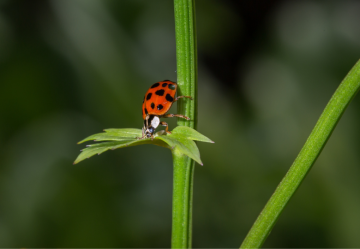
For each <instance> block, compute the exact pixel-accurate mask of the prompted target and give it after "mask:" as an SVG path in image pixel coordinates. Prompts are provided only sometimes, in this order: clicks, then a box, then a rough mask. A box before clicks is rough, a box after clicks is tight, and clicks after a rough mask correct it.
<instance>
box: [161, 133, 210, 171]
mask: <svg viewBox="0 0 360 249" xmlns="http://www.w3.org/2000/svg"><path fill="white" fill-rule="evenodd" d="M156 139H161V140H163V141H164V142H166V143H167V144H169V145H170V147H171V149H172V150H173V151H175V152H176V153H180V154H183V155H185V156H188V157H190V158H191V159H194V160H195V161H196V162H197V163H199V164H200V165H203V163H202V162H201V159H200V152H199V149H198V147H197V146H196V144H195V142H194V141H192V140H190V139H188V138H186V137H182V136H178V135H177V134H169V135H166V136H158V137H156Z"/></svg>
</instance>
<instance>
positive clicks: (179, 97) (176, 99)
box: [173, 96, 193, 103]
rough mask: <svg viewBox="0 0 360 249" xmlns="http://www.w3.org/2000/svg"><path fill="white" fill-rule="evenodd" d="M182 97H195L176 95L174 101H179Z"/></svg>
mask: <svg viewBox="0 0 360 249" xmlns="http://www.w3.org/2000/svg"><path fill="white" fill-rule="evenodd" d="M181 98H188V99H191V100H192V99H193V98H192V97H191V96H178V97H176V98H175V99H174V101H173V103H174V102H175V101H178V99H181Z"/></svg>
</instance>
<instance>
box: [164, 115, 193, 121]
mask: <svg viewBox="0 0 360 249" xmlns="http://www.w3.org/2000/svg"><path fill="white" fill-rule="evenodd" d="M172 117H178V118H184V119H186V120H190V118H189V117H186V116H185V115H182V114H165V115H163V116H162V118H172Z"/></svg>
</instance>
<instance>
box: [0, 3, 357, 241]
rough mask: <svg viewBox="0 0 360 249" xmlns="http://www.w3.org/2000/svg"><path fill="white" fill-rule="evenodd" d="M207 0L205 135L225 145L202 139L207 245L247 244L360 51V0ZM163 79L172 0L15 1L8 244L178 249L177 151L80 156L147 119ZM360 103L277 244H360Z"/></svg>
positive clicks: (2, 110)
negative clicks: (174, 248)
mask: <svg viewBox="0 0 360 249" xmlns="http://www.w3.org/2000/svg"><path fill="white" fill-rule="evenodd" d="M196 7H197V9H196V14H197V31H198V36H197V37H198V53H199V85H198V89H199V122H198V124H199V125H198V130H199V131H200V132H201V133H203V134H205V135H206V136H208V137H209V138H211V139H212V140H214V141H215V142H216V143H215V144H200V143H199V148H200V151H201V157H202V161H203V163H204V166H203V167H201V166H199V165H196V169H195V183H194V184H195V187H194V213H193V216H194V219H193V246H194V247H202V248H205V247H212V248H216V247H238V246H239V245H240V244H241V242H242V240H243V239H244V237H245V236H246V233H247V232H248V231H249V229H250V227H251V225H252V224H253V222H254V221H255V219H256V217H257V216H258V214H259V213H260V211H261V209H262V208H263V206H264V205H265V203H266V202H267V200H268V199H269V197H270V196H271V194H272V192H273V191H274V190H275V188H276V186H277V185H278V183H279V182H280V180H281V179H282V177H283V176H284V175H285V173H286V171H287V170H288V168H289V167H290V165H291V164H292V162H293V160H294V159H295V157H296V155H297V153H298V152H299V151H300V149H301V147H302V145H303V144H304V142H305V141H306V139H307V136H308V135H309V134H310V132H311V130H312V128H313V127H314V125H315V123H316V121H317V119H318V117H319V116H320V114H321V112H322V110H323V108H324V107H325V105H326V103H327V102H328V100H329V99H330V97H331V95H332V94H333V92H334V91H335V89H336V88H337V86H338V85H339V84H340V82H341V80H342V79H343V78H344V76H345V75H346V74H347V72H348V71H349V70H350V69H351V67H352V66H353V65H354V64H355V63H356V61H357V60H358V59H359V58H360V25H359V23H360V2H359V1H349V0H337V1H335V0H334V1H330V0H322V1H320V0H319V1H265V0H264V1H259V0H258V1H245V0H244V1H235V0H234V1H230V0H227V1H224V0H198V1H197V2H196ZM163 79H170V80H174V81H176V57H175V34H174V13H173V2H172V1H170V0H151V1H149V0H52V1H50V0H31V1H29V0H0V247H169V246H170V237H171V202H172V200H171V198H172V196H171V195H172V161H171V153H170V151H169V150H166V149H164V148H161V147H156V146H151V145H144V146H137V147H131V148H124V149H120V150H116V151H111V152H106V153H104V154H102V155H101V156H95V157H93V158H91V159H88V160H85V161H84V162H81V163H80V164H78V165H75V166H74V165H73V164H72V162H73V161H74V160H75V158H76V156H77V155H78V153H79V152H80V149H82V148H83V147H84V146H83V145H77V144H76V143H77V142H78V141H80V140H81V139H83V138H85V137H86V136H88V135H91V134H94V133H98V132H101V131H102V130H103V129H104V128H127V127H128V128H130V127H131V128H141V126H142V117H141V114H140V111H141V102H142V99H143V96H144V94H145V92H146V90H147V89H148V87H149V86H150V85H151V84H153V83H154V82H157V81H160V80H163ZM359 110H360V100H359V98H355V99H354V101H353V102H352V103H351V105H350V106H349V107H348V110H347V111H346V113H345V114H344V115H343V117H342V119H341V121H340V122H339V124H338V127H337V128H336V129H335V131H334V133H333V135H332V137H331V138H330V140H329V141H328V144H327V145H326V147H325V149H324V150H323V152H322V154H321V156H320V157H319V158H318V160H317V162H316V164H315V165H314V167H313V169H312V170H311V172H310V173H309V174H308V176H307V178H306V179H305V181H304V182H303V184H302V186H301V187H300V188H299V190H298V191H297V193H296V194H295V196H294V198H293V199H292V200H291V201H290V203H289V204H288V206H287V207H286V209H285V210H284V212H283V214H282V215H281V217H280V218H279V220H278V222H277V224H276V225H275V227H274V229H273V231H272V232H271V234H270V236H269V238H268V240H267V241H266V243H265V245H264V246H265V247H323V248H324V247H360V237H359V230H360V212H359V210H360V196H359V192H360V181H359V179H360V166H359V163H360V155H359V149H360V142H359V138H360V134H359V128H358V127H359V125H360V119H359ZM172 112H173V113H174V112H176V108H173V109H172ZM169 123H170V129H172V128H173V127H174V126H175V120H173V121H170V122H169Z"/></svg>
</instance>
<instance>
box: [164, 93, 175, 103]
mask: <svg viewBox="0 0 360 249" xmlns="http://www.w3.org/2000/svg"><path fill="white" fill-rule="evenodd" d="M165 99H166V100H167V101H169V102H173V100H174V98H173V97H171V96H170V94H166V97H165Z"/></svg>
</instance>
